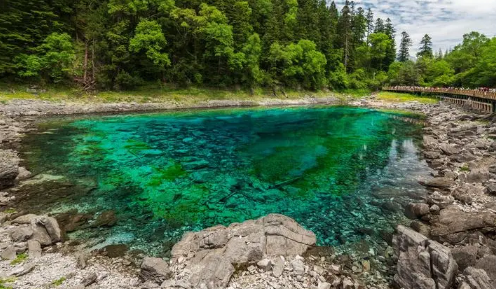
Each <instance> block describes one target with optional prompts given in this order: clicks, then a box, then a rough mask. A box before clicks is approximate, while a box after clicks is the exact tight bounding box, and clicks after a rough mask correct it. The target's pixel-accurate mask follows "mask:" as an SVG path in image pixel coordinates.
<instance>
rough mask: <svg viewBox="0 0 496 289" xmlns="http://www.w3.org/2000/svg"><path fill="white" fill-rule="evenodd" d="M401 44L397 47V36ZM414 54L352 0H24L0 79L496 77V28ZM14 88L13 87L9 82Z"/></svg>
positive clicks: (298, 85)
mask: <svg viewBox="0 0 496 289" xmlns="http://www.w3.org/2000/svg"><path fill="white" fill-rule="evenodd" d="M397 37H399V38H400V41H399V43H400V45H399V47H396V38H397ZM432 41H433V40H432V39H431V38H430V36H429V35H425V36H424V38H423V39H422V41H421V43H420V44H419V52H418V54H417V55H416V57H415V58H413V57H412V56H411V55H410V49H411V46H412V45H413V43H412V41H411V39H410V37H409V35H408V33H407V32H405V31H404V32H402V33H399V34H398V33H397V31H396V29H395V27H394V25H393V23H392V21H391V20H390V19H381V18H375V17H374V12H373V11H372V10H371V9H367V10H366V9H363V8H362V7H357V6H356V5H355V3H354V2H352V1H351V2H350V1H346V2H345V3H344V6H343V7H341V8H340V9H338V7H337V6H336V4H335V3H334V2H331V3H328V2H327V1H325V0H244V1H242V0H203V1H200V0H188V1H185V0H103V1H102V0H98V1H97V0H75V1H73V0H52V1H46V0H18V1H9V2H8V3H7V4H4V5H3V7H2V9H1V11H0V51H1V54H0V82H2V83H4V87H6V86H7V87H13V86H14V87H15V85H18V84H24V85H39V86H44V87H46V86H50V85H53V84H58V85H62V86H66V87H67V86H70V87H77V88H79V89H81V90H89V91H93V90H96V89H98V90H100V91H108V90H118V91H139V90H140V89H141V88H143V87H150V86H153V87H155V88H154V89H155V90H156V89H159V90H160V91H162V92H163V91H167V90H170V89H172V88H174V91H178V90H181V89H186V91H191V88H192V87H194V88H195V89H196V88H198V87H199V88H201V89H200V90H202V91H207V94H208V92H209V91H211V90H214V91H218V90H219V89H220V90H222V89H233V88H235V90H236V89H237V90H244V91H246V92H248V94H249V95H254V94H256V91H257V90H260V89H263V90H265V91H269V92H270V94H272V95H276V96H277V95H280V94H282V95H284V96H285V97H286V96H287V92H288V91H289V92H290V91H308V90H312V91H319V90H327V89H331V90H334V91H345V90H350V89H351V90H377V89H380V87H382V86H383V85H385V84H388V85H422V86H463V87H477V86H488V87H494V86H496V38H492V39H490V38H488V37H486V36H484V35H482V34H479V33H477V32H472V33H470V34H467V35H465V36H464V38H463V42H462V43H461V44H459V45H457V46H456V47H454V48H453V49H451V50H448V51H444V52H443V51H439V52H433V45H432ZM11 90H12V89H11Z"/></svg>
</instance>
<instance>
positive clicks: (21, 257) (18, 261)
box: [10, 253, 28, 266]
mask: <svg viewBox="0 0 496 289" xmlns="http://www.w3.org/2000/svg"><path fill="white" fill-rule="evenodd" d="M27 258H28V254H26V253H22V254H19V255H17V257H16V258H15V259H14V260H12V262H10V265H12V266H14V265H17V264H21V263H24V261H26V259H27Z"/></svg>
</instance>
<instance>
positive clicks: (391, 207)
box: [24, 107, 429, 255]
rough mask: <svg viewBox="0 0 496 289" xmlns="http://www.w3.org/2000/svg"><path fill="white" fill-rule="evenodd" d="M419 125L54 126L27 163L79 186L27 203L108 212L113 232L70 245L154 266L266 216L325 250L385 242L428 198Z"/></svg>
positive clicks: (201, 115) (111, 120) (382, 117)
mask: <svg viewBox="0 0 496 289" xmlns="http://www.w3.org/2000/svg"><path fill="white" fill-rule="evenodd" d="M412 120H415V119H412V118H410V117H406V116H403V115H399V114H395V113H386V112H380V111H375V110H370V109H361V108H348V107H311V108H270V109H267V108H265V109H229V110H196V111H180V112H166V113H154V114H142V115H118V116H91V117H86V118H79V119H72V120H71V119H62V120H60V119H59V120H57V121H53V120H52V121H50V122H47V123H45V124H42V125H40V129H39V131H38V132H37V133H33V134H31V135H28V136H27V137H26V138H25V140H24V144H25V145H24V157H25V159H26V162H27V164H28V166H29V168H30V169H31V170H32V171H33V172H34V173H36V174H45V175H50V176H62V177H64V180H65V181H66V182H69V183H77V184H78V185H77V186H75V187H74V186H73V187H70V189H67V191H66V192H64V194H63V195H62V196H61V197H60V198H58V199H56V200H53V199H51V200H50V201H47V197H46V196H43V194H38V195H34V196H31V198H33V199H34V200H39V201H34V202H31V204H40V203H43V207H41V208H39V210H42V211H46V212H52V213H63V212H67V211H71V210H72V211H73V212H74V211H75V210H77V211H79V212H80V213H81V212H82V213H89V214H96V215H98V214H99V213H101V212H104V211H109V210H112V211H113V212H115V215H116V217H117V223H116V225H114V226H108V227H105V228H104V227H95V226H82V229H81V230H78V231H75V232H73V233H71V234H72V235H71V236H72V237H75V238H97V237H98V238H101V239H102V240H103V239H105V242H104V243H103V244H111V243H125V244H127V245H128V246H129V247H131V248H139V249H142V250H146V251H148V252H149V253H151V254H156V255H164V254H167V252H168V250H170V247H171V244H173V243H174V242H175V241H177V240H178V239H179V238H180V237H181V235H182V234H183V233H184V232H185V231H191V230H200V229H203V228H206V227H210V226H215V225H218V224H222V225H228V224H230V223H233V222H241V221H244V220H247V219H253V218H258V217H260V216H263V215H266V214H269V213H281V214H285V215H287V216H290V217H292V218H294V219H295V220H297V221H298V222H299V223H300V224H302V225H304V226H305V227H306V228H308V229H310V230H312V231H313V232H315V233H316V234H317V237H318V242H319V244H320V245H333V246H335V245H340V244H345V243H350V242H355V241H359V240H362V239H370V238H381V236H383V235H384V234H386V233H390V232H392V230H393V228H394V226H395V225H396V224H397V223H399V222H401V221H402V220H403V209H402V206H403V205H405V204H406V203H408V202H409V201H411V200H412V199H415V198H420V197H422V195H423V194H424V193H425V191H424V189H423V187H422V186H420V185H419V184H418V179H419V178H421V177H423V176H426V175H427V174H428V173H429V170H428V168H427V165H426V164H425V162H423V161H422V160H421V159H420V157H419V154H418V144H419V143H420V139H421V126H420V125H419V124H417V122H416V121H412ZM52 178H54V177H52ZM81 187H85V188H86V189H85V190H81V189H80V188H81ZM77 190H79V192H77V193H76V191H77ZM81 191H82V192H83V193H81ZM33 206H35V205H33Z"/></svg>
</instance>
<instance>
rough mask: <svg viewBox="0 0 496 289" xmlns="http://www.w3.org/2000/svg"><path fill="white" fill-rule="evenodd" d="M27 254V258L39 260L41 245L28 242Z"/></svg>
mask: <svg viewBox="0 0 496 289" xmlns="http://www.w3.org/2000/svg"><path fill="white" fill-rule="evenodd" d="M28 253H29V258H33V259H36V258H40V257H41V244H40V243H39V242H38V241H35V240H29V241H28Z"/></svg>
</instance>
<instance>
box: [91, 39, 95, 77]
mask: <svg viewBox="0 0 496 289" xmlns="http://www.w3.org/2000/svg"><path fill="white" fill-rule="evenodd" d="M91 80H93V81H95V39H93V44H92V45H91Z"/></svg>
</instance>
